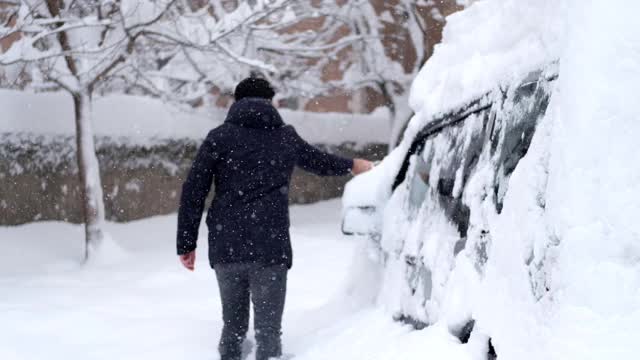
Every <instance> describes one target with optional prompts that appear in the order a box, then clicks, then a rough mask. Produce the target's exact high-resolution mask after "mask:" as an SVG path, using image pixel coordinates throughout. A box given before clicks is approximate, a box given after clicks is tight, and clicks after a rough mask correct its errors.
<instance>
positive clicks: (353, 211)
mask: <svg viewBox="0 0 640 360" xmlns="http://www.w3.org/2000/svg"><path fill="white" fill-rule="evenodd" d="M343 214H344V215H343V217H342V233H343V234H345V235H373V234H377V233H379V231H378V229H377V225H376V208H375V206H354V207H348V208H346V209H345V210H344V213H343Z"/></svg>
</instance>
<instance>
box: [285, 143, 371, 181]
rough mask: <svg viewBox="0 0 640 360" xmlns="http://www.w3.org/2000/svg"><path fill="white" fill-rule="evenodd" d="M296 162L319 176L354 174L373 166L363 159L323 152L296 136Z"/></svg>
mask: <svg viewBox="0 0 640 360" xmlns="http://www.w3.org/2000/svg"><path fill="white" fill-rule="evenodd" d="M298 142H299V144H298V162H297V165H298V166H300V167H301V168H302V169H304V170H306V171H309V172H311V173H314V174H316V175H320V176H332V175H337V176H340V175H346V174H348V173H349V172H351V173H353V174H354V175H358V174H360V173H363V172H365V171H367V170H369V169H371V168H372V167H373V164H372V163H371V162H370V161H368V160H364V159H347V158H343V157H341V156H337V155H333V154H329V153H327V152H324V151H322V150H320V149H318V148H316V147H314V146H312V145H310V144H309V143H307V142H306V141H304V140H303V139H302V138H300V137H298Z"/></svg>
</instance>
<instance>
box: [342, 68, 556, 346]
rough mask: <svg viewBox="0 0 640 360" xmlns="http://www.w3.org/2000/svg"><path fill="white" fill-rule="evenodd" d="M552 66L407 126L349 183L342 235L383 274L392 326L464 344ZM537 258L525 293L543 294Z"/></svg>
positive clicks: (382, 296)
mask: <svg viewBox="0 0 640 360" xmlns="http://www.w3.org/2000/svg"><path fill="white" fill-rule="evenodd" d="M556 68H557V67H556V66H555V64H549V66H547V67H545V68H544V69H541V70H539V71H535V72H532V73H530V74H529V75H528V76H526V77H525V78H524V79H523V80H522V79H521V80H519V81H518V82H515V83H513V84H509V85H507V86H504V85H503V86H499V84H496V86H495V88H494V90H492V91H490V92H488V93H486V94H484V95H483V96H481V97H479V98H476V99H475V100H473V101H471V102H467V103H466V104H464V105H462V106H459V107H455V108H451V109H449V110H448V111H445V112H443V113H438V114H433V115H429V116H428V117H427V119H426V121H413V120H412V121H411V123H410V125H409V128H408V129H407V130H406V132H405V134H404V140H403V141H402V142H401V144H400V145H399V146H398V147H397V148H396V149H395V150H394V151H393V152H391V153H390V154H389V155H388V156H387V158H385V159H384V160H383V161H382V162H381V163H380V164H379V165H378V166H376V167H375V168H374V169H373V170H372V171H371V172H370V173H367V174H363V175H361V176H358V177H356V178H354V179H353V180H352V181H351V182H350V183H349V184H348V185H347V187H346V189H345V195H344V198H343V204H344V209H343V229H342V230H343V233H345V234H348V235H361V236H364V237H366V238H367V239H368V240H367V241H368V245H369V247H370V248H372V249H374V250H373V251H372V253H373V254H374V258H376V259H377V261H378V262H379V263H380V264H381V265H382V267H383V268H384V271H383V275H382V278H381V281H380V282H381V284H380V286H381V288H380V289H379V291H378V299H379V301H381V302H382V303H384V305H385V306H386V307H387V308H388V309H390V310H391V311H392V312H393V313H394V314H395V317H396V319H398V320H402V321H405V322H408V323H410V324H412V325H413V326H414V327H416V328H423V327H425V326H428V325H430V324H433V323H435V322H437V321H439V320H441V319H444V322H445V323H446V324H447V326H448V328H449V330H450V332H451V333H452V334H453V335H456V336H458V337H459V338H461V339H462V340H463V341H468V339H469V336H470V334H471V331H472V329H473V326H474V323H475V319H474V318H473V315H472V311H471V307H472V303H473V299H472V297H473V287H474V286H475V284H477V283H478V282H479V280H480V279H481V278H482V276H483V273H484V271H485V265H486V263H487V257H488V248H489V247H490V246H491V237H492V233H491V232H492V229H491V226H490V221H489V218H491V217H495V216H497V215H498V214H500V213H501V211H502V208H503V199H504V197H505V194H506V193H507V190H508V186H509V182H508V180H509V178H510V176H511V174H512V173H513V171H514V169H515V168H516V167H517V166H518V163H519V161H520V160H521V159H522V158H523V156H524V155H525V154H526V153H527V150H528V149H529V146H530V144H531V140H532V137H533V135H534V133H535V132H536V130H537V125H538V123H539V121H540V119H542V118H543V116H544V114H545V111H546V109H547V105H548V103H549V98H550V94H551V92H552V86H551V85H552V83H553V82H554V81H555V80H556V78H557V70H556ZM416 125H419V127H418V126H416ZM539 206H540V207H541V208H544V206H545V204H544V199H542V198H541V199H540V203H539ZM535 260H536V259H534V256H533V255H531V257H530V258H529V259H528V261H529V263H528V264H527V265H528V266H529V277H530V281H531V289H532V291H533V292H534V294H535V295H536V296H537V297H541V296H542V295H543V294H544V292H545V289H546V286H545V281H546V280H545V279H546V278H545V276H544V271H545V269H544V266H542V265H541V264H542V263H541V262H539V261H535ZM454 278H455V281H451V279H454ZM445 298H446V301H445ZM485 340H488V336H486V338H485ZM487 343H490V342H489V341H485V344H487ZM490 352H491V351H490Z"/></svg>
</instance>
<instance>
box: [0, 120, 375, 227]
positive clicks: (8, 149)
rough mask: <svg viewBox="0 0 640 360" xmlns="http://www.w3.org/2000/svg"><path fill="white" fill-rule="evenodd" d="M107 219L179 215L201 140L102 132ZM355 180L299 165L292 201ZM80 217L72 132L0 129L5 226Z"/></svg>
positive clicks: (354, 150)
mask: <svg viewBox="0 0 640 360" xmlns="http://www.w3.org/2000/svg"><path fill="white" fill-rule="evenodd" d="M96 143H97V145H96V146H97V153H98V160H99V162H100V170H101V174H102V182H103V190H104V196H105V199H104V200H105V206H106V213H107V219H109V220H112V221H130V220H136V219H141V218H145V217H149V216H154V215H161V214H168V213H171V212H175V211H176V209H177V204H178V200H179V197H180V189H181V186H182V182H183V180H184V178H185V176H186V173H187V171H188V169H189V167H190V165H191V161H192V159H193V157H194V156H195V152H196V150H197V147H198V145H199V142H198V141H196V140H193V139H174V140H150V141H148V142H146V143H144V144H141V143H140V142H136V143H133V142H131V141H129V140H128V139H127V138H109V137H98V138H97V139H96ZM318 146H319V147H321V148H324V149H325V150H327V151H329V152H332V153H336V154H340V155H345V156H350V157H351V156H360V157H365V158H368V159H373V160H377V159H381V158H382V157H383V156H384V155H385V154H386V152H387V148H386V146H385V145H382V144H369V145H366V146H356V145H355V144H353V143H344V144H342V145H339V146H323V145H318ZM348 179H349V177H334V178H320V177H318V176H315V175H312V174H308V173H305V172H303V171H300V170H296V171H295V172H294V175H293V179H292V184H291V193H290V202H291V203H309V202H315V201H318V200H324V199H330V198H335V197H338V196H340V195H341V194H342V188H343V186H344V184H345V183H346V181H347V180H348ZM43 220H63V221H69V222H74V223H79V222H81V221H82V208H81V203H80V192H79V188H78V176H77V166H76V158H75V139H74V138H73V137H72V136H38V135H32V134H25V133H22V134H15V133H11V134H9V133H5V134H0V225H17V224H23V223H28V222H32V221H43Z"/></svg>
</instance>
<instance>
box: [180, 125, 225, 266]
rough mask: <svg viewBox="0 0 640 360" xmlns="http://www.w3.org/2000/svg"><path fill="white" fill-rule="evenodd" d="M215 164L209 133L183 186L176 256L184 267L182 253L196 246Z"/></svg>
mask: <svg viewBox="0 0 640 360" xmlns="http://www.w3.org/2000/svg"><path fill="white" fill-rule="evenodd" d="M215 163H216V159H215V155H214V145H213V141H212V139H211V133H210V134H209V135H208V136H207V138H206V139H205V140H204V142H203V143H202V145H201V146H200V149H198V154H197V155H196V158H195V160H194V161H193V164H192V166H191V170H190V171H189V175H188V176H187V179H186V180H185V182H184V184H183V185H182V195H181V196H180V208H179V210H178V234H177V237H176V245H177V251H178V255H181V260H183V264H184V265H185V266H187V264H186V263H185V260H188V259H186V258H185V259H182V255H187V254H191V253H192V252H193V251H194V250H195V249H196V245H197V244H196V243H197V240H198V229H199V227H200V221H201V219H202V212H203V210H204V204H205V200H206V198H207V195H208V194H209V189H210V188H211V182H212V181H213V175H214V167H215ZM193 260H195V258H194V259H192V260H191V261H190V262H191V268H190V269H191V270H192V267H193ZM187 262H189V261H187ZM187 268H189V266H187Z"/></svg>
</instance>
